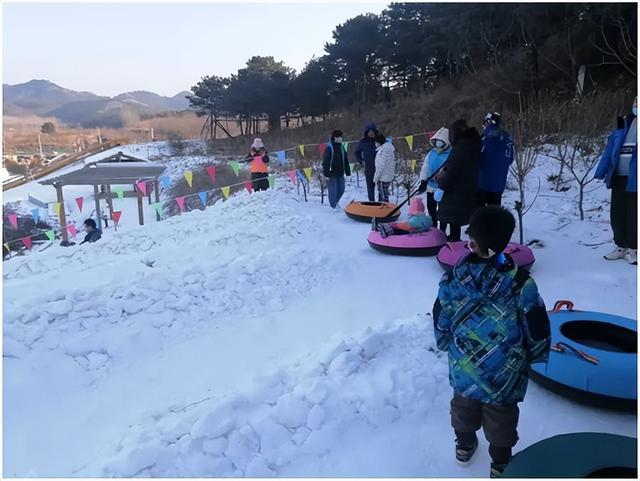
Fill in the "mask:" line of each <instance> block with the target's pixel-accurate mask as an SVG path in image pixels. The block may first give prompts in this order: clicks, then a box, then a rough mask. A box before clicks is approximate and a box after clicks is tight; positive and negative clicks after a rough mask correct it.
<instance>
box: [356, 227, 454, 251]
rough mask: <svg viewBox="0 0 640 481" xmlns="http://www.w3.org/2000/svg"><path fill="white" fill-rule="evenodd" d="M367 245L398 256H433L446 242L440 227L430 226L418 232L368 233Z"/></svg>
mask: <svg viewBox="0 0 640 481" xmlns="http://www.w3.org/2000/svg"><path fill="white" fill-rule="evenodd" d="M367 240H368V241H369V245H370V246H371V247H372V248H374V249H375V250H377V251H380V252H384V253H385V254H392V255H399V256H433V255H436V254H437V253H438V251H439V250H440V248H441V247H442V246H443V245H444V244H445V243H446V242H447V238H446V236H445V234H444V232H442V231H441V230H440V229H436V228H433V227H432V228H431V229H429V230H428V231H427V232H421V233H418V234H405V235H390V236H387V237H382V236H381V235H380V233H379V232H377V231H372V232H371V234H369V238H368V239H367Z"/></svg>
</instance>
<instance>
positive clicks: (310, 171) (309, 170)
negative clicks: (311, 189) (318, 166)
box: [304, 167, 313, 180]
mask: <svg viewBox="0 0 640 481" xmlns="http://www.w3.org/2000/svg"><path fill="white" fill-rule="evenodd" d="M304 175H306V176H307V179H309V180H311V176H312V175H313V168H312V167H306V168H305V169H304Z"/></svg>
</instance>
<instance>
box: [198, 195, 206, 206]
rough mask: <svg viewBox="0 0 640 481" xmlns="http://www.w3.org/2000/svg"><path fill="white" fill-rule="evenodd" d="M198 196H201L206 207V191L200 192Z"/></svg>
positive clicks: (201, 200)
mask: <svg viewBox="0 0 640 481" xmlns="http://www.w3.org/2000/svg"><path fill="white" fill-rule="evenodd" d="M198 197H200V202H202V205H203V206H204V207H206V206H207V193H206V192H198Z"/></svg>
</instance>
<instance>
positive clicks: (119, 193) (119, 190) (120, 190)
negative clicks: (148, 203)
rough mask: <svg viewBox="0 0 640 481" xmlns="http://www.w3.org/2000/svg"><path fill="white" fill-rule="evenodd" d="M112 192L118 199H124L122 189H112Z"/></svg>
mask: <svg viewBox="0 0 640 481" xmlns="http://www.w3.org/2000/svg"><path fill="white" fill-rule="evenodd" d="M113 191H114V192H115V193H116V195H117V196H118V199H124V189H123V188H122V187H114V189H113Z"/></svg>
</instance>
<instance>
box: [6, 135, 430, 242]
mask: <svg viewBox="0 0 640 481" xmlns="http://www.w3.org/2000/svg"><path fill="white" fill-rule="evenodd" d="M432 133H433V132H424V133H417V134H412V135H406V136H403V137H387V142H392V141H393V140H396V139H404V140H405V141H406V142H407V145H408V147H409V149H410V150H413V140H414V138H415V137H418V136H424V135H431V134H432ZM350 142H353V141H348V140H346V141H343V142H342V147H343V149H344V150H345V152H347V151H348V148H349V143H350ZM309 145H317V149H318V153H319V155H320V156H321V157H322V156H323V155H324V152H325V150H326V149H327V146H328V143H320V144H300V145H298V147H297V149H298V150H299V151H300V154H301V155H302V156H304V155H305V147H306V146H309ZM294 150H296V147H292V148H289V149H283V150H279V151H277V152H274V153H273V154H271V155H274V156H275V157H276V158H277V160H278V163H279V164H280V165H281V166H284V165H285V164H286V163H287V159H286V152H291V151H294ZM256 159H260V161H262V158H261V157H255V158H254V160H256ZM409 162H410V166H411V171H412V172H415V169H416V164H417V161H416V159H410V161H409ZM228 164H229V166H230V167H231V169H232V170H233V172H234V173H235V174H236V176H238V175H239V172H240V168H241V167H240V162H238V161H235V160H234V161H230V162H229V163H228ZM349 166H350V167H351V172H354V171H355V167H356V165H355V163H353V162H352V163H350V164H349ZM205 170H206V172H207V174H208V176H209V178H210V179H211V182H213V183H215V181H216V178H217V175H216V174H217V170H216V166H207V167H205ZM285 174H287V176H288V177H289V179H290V180H291V182H292V183H293V184H294V185H297V182H298V181H300V182H310V181H311V180H312V177H313V167H304V168H302V169H293V170H288V171H286V172H285ZM276 175H281V174H279V173H277V174H270V175H269V176H268V182H269V187H270V188H273V186H274V185H275V177H276ZM183 177H184V178H185V180H186V182H187V184H188V185H189V187H192V186H193V171H191V170H185V171H184V172H183ZM158 180H159V181H160V183H161V185H162V187H163V188H164V189H165V190H168V189H169V188H170V187H171V179H170V178H169V176H167V175H164V176H161V177H159V179H158ZM240 185H242V186H244V188H245V189H246V190H247V192H249V193H252V192H253V182H252V181H244V182H239V183H236V184H230V185H226V186H223V187H216V188H213V189H210V190H207V191H201V192H197V193H194V194H189V195H186V196H180V197H175V198H173V199H168V200H175V201H176V204H177V205H178V208H179V209H180V212H184V211H185V199H187V198H189V197H194V196H196V195H197V196H198V198H199V200H200V203H201V204H202V206H203V207H206V205H207V199H208V193H209V192H213V191H215V190H220V191H221V192H222V195H223V197H224V199H225V200H226V199H228V198H229V196H230V194H231V187H236V186H240ZM136 188H137V189H138V190H139V191H140V192H141V193H142V195H144V196H146V195H147V194H148V190H147V182H146V181H145V180H139V181H137V182H136ZM112 190H113V192H114V193H115V194H116V196H117V197H118V199H120V200H122V199H124V189H123V188H122V187H114V188H113V189H112ZM75 202H76V205H77V206H78V210H79V211H80V212H82V209H83V207H84V197H77V198H76V199H75ZM165 202H167V200H165V201H161V202H155V203H154V204H153V207H154V210H155V211H156V212H157V213H158V215H159V216H162V215H163V212H164V207H163V204H164V203H165ZM53 210H54V212H55V214H56V216H58V217H60V213H61V210H62V205H61V203H60V202H54V203H53ZM31 214H32V217H33V220H34V223H35V224H38V222H39V221H40V209H37V208H36V209H33V210H32V211H31ZM7 217H8V220H9V223H10V224H11V227H12V228H13V229H14V230H18V216H17V214H15V213H10V214H8V215H7ZM121 217H122V211H114V212H113V221H114V223H115V224H116V225H118V224H119V223H120V219H121ZM66 229H67V232H68V233H69V234H70V235H71V237H72V238H74V239H75V238H76V236H77V234H78V230H77V229H76V227H75V225H74V224H68V225H67V226H66ZM43 234H44V235H46V237H47V238H48V239H49V240H50V241H53V240H55V230H53V229H48V230H43V231H40V232H38V233H37V234H34V235H32V236H28V237H23V238H20V239H15V240H12V241H9V242H5V243H4V247H5V248H6V249H7V250H9V244H11V243H15V242H22V244H23V245H24V246H25V247H26V248H27V249H29V250H31V248H32V247H33V241H32V238H34V237H37V236H40V235H43Z"/></svg>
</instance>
